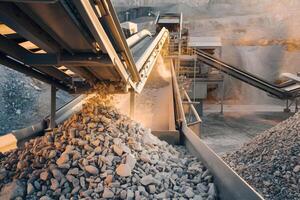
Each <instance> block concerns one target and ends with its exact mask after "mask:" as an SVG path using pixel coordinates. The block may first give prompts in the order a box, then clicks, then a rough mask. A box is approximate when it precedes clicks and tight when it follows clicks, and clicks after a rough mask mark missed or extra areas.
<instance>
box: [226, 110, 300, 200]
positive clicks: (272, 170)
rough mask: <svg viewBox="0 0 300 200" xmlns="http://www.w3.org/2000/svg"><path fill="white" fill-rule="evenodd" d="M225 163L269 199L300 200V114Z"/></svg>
mask: <svg viewBox="0 0 300 200" xmlns="http://www.w3.org/2000/svg"><path fill="white" fill-rule="evenodd" d="M224 160H225V161H226V162H227V163H228V164H229V165H230V166H231V167H232V168H233V169H234V170H236V172H237V173H238V174H240V175H241V176H242V177H243V178H244V179H245V180H246V181H247V182H248V183H249V184H250V185H252V186H253V187H254V188H256V190H257V191H258V192H260V193H261V194H262V195H263V196H264V197H265V198H266V199H278V200H279V199H280V200H283V199H288V200H292V199H295V200H296V199H297V200H298V199H300V112H298V113H297V114H295V115H294V116H293V117H290V118H289V119H287V120H286V121H283V122H281V123H279V124H278V125H277V126H275V127H273V128H271V129H269V130H267V131H265V132H263V133H261V134H260V135H258V136H257V137H255V138H254V139H253V140H252V141H251V142H249V143H247V144H245V145H244V146H243V147H242V148H241V149H240V150H238V151H236V152H234V153H232V154H229V155H226V156H225V157H224Z"/></svg>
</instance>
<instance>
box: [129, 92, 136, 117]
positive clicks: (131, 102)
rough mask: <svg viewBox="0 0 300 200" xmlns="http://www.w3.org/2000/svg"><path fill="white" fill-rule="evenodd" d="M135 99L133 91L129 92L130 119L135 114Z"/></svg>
mask: <svg viewBox="0 0 300 200" xmlns="http://www.w3.org/2000/svg"><path fill="white" fill-rule="evenodd" d="M135 98H136V94H135V92H134V91H133V90H131V91H130V118H131V119H134V113H135Z"/></svg>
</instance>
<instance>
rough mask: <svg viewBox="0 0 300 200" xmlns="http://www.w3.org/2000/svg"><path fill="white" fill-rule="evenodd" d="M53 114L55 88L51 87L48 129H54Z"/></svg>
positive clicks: (54, 111)
mask: <svg viewBox="0 0 300 200" xmlns="http://www.w3.org/2000/svg"><path fill="white" fill-rule="evenodd" d="M55 113H56V87H55V86H54V85H51V115H50V125H49V128H50V129H54V128H55V126H56V123H55Z"/></svg>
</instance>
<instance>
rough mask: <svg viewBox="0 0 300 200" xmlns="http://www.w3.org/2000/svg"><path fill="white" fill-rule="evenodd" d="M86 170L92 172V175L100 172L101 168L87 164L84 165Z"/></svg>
mask: <svg viewBox="0 0 300 200" xmlns="http://www.w3.org/2000/svg"><path fill="white" fill-rule="evenodd" d="M84 169H85V171H87V172H88V173H90V174H92V175H97V174H99V170H98V168H97V167H94V166H93V165H87V166H85V167H84Z"/></svg>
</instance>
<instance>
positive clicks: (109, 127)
mask: <svg viewBox="0 0 300 200" xmlns="http://www.w3.org/2000/svg"><path fill="white" fill-rule="evenodd" d="M101 91H107V90H105V89H103V88H102V89H101ZM110 102H111V97H110V96H109V95H103V94H102V93H99V94H98V93H96V95H95V97H92V98H90V99H89V100H88V101H87V102H86V103H85V104H84V105H83V106H82V110H81V111H80V112H78V113H76V114H74V115H73V116H71V117H70V118H69V119H68V120H67V121H65V122H64V123H63V124H61V125H59V126H58V127H57V128H55V129H54V130H53V131H52V132H47V133H45V135H44V136H42V137H37V138H34V139H32V140H30V141H28V142H26V143H25V145H24V147H22V148H20V149H17V150H15V151H12V152H8V153H5V155H4V156H3V157H1V162H0V188H1V191H3V190H5V188H6V187H11V186H10V183H11V182H13V181H15V180H22V182H24V187H23V184H22V187H21V188H23V190H22V191H23V192H21V193H19V194H18V193H17V194H18V196H15V197H18V199H20V198H23V199H40V198H41V199H60V200H64V199H101V198H106V199H135V200H139V199H141V200H142V199H155V198H156V199H166V198H170V199H180V198H185V195H184V192H185V191H186V188H194V192H195V194H202V195H204V196H205V197H207V196H208V194H207V191H208V188H206V190H204V189H203V188H202V186H201V187H200V185H199V187H198V185H197V184H196V183H201V184H203V186H207V185H208V184H209V183H211V181H212V180H213V179H212V177H211V175H210V174H209V173H204V174H205V177H203V178H202V177H201V175H202V174H203V172H205V171H207V170H206V168H205V167H204V166H203V165H202V163H201V162H200V161H199V160H197V158H195V157H193V156H191V155H189V154H188V152H187V151H186V149H184V147H176V146H175V147H173V146H170V145H169V144H167V143H166V142H163V141H160V140H159V139H158V138H157V137H155V136H153V135H152V134H151V130H150V129H147V128H144V127H143V126H142V125H141V124H139V123H136V122H134V121H132V120H131V119H129V118H128V117H126V116H124V115H121V114H120V113H119V112H118V111H117V110H116V109H115V108H114V107H112V106H111V105H110ZM207 177H208V178H207ZM20 183H21V182H20ZM6 190H7V189H6ZM26 191H27V192H26ZM1 194H2V195H8V194H9V193H5V194H4V193H3V192H2V193H1ZM10 194H12V193H10ZM13 195H14V194H13ZM0 199H5V198H0Z"/></svg>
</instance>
